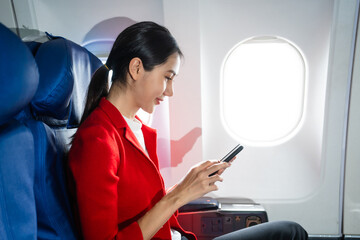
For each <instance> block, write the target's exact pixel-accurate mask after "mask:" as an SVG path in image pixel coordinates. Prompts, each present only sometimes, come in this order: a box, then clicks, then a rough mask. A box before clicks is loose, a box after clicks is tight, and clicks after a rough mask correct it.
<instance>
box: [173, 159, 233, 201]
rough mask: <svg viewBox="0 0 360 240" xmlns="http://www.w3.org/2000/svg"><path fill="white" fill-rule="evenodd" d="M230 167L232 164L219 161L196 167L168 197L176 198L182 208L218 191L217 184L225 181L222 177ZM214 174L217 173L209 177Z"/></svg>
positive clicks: (211, 161) (203, 163)
mask: <svg viewBox="0 0 360 240" xmlns="http://www.w3.org/2000/svg"><path fill="white" fill-rule="evenodd" d="M229 166H230V163H226V162H219V161H217V160H208V161H205V162H202V163H200V164H198V165H195V166H194V167H192V168H191V169H190V171H189V172H188V173H187V174H186V176H185V177H184V178H183V179H182V180H181V181H180V183H179V184H177V185H176V186H175V187H174V188H173V189H172V190H171V191H170V192H169V193H168V194H167V195H172V196H176V197H175V199H177V202H176V203H177V204H178V205H179V206H178V207H181V206H183V205H185V204H186V203H188V202H190V201H192V200H195V199H198V198H199V197H202V196H203V195H205V194H207V193H209V192H212V191H216V190H218V187H217V186H216V184H215V183H216V182H218V181H219V182H222V181H223V179H222V177H221V176H220V175H221V174H222V173H223V172H224V171H225V169H226V168H227V167H229ZM214 172H217V173H216V174H214V175H212V176H209V175H210V174H212V173H214ZM169 197H170V196H169Z"/></svg>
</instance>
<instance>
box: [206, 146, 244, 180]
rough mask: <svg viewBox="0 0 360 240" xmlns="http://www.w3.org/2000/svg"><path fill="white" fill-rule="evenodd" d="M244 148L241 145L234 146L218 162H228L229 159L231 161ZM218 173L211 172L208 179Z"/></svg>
mask: <svg viewBox="0 0 360 240" xmlns="http://www.w3.org/2000/svg"><path fill="white" fill-rule="evenodd" d="M243 149H244V147H243V146H242V145H241V144H238V145H236V147H234V148H233V149H232V150H231V151H230V152H228V154H226V155H225V156H224V157H223V158H222V159H221V160H220V161H221V162H230V160H231V159H233V158H234V157H235V156H236V155H237V154H238V153H239V152H241V150H243ZM217 172H218V171H216V172H213V173H212V174H210V175H209V177H211V176H213V175H215V174H216V173H217Z"/></svg>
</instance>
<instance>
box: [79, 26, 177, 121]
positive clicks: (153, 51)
mask: <svg viewBox="0 0 360 240" xmlns="http://www.w3.org/2000/svg"><path fill="white" fill-rule="evenodd" d="M176 52H177V53H178V54H179V55H180V56H182V53H181V50H180V48H179V46H178V45H177V43H176V40H175V39H174V37H173V36H172V35H171V33H170V32H169V30H168V29H167V28H165V27H163V26H160V25H158V24H156V23H154V22H139V23H136V24H134V25H131V26H130V27H128V28H126V29H125V30H124V31H122V32H121V33H120V34H119V36H118V37H117V38H116V40H115V42H114V45H113V47H112V49H111V52H110V54H109V57H108V59H107V61H106V64H105V65H104V66H102V67H100V68H99V69H98V70H97V71H96V72H95V73H94V75H93V77H92V79H91V82H90V85H89V88H88V93H87V98H86V104H85V108H84V113H83V115H82V117H81V122H80V124H81V123H83V122H84V120H85V119H86V118H87V117H88V116H89V115H90V113H91V112H92V111H93V110H94V109H95V108H96V107H97V106H98V105H99V103H100V100H101V98H102V97H106V96H107V95H108V93H109V84H108V74H109V70H112V71H113V75H112V78H111V81H112V83H113V84H114V83H116V84H119V86H122V87H126V84H127V83H126V75H127V73H128V72H129V63H130V61H131V59H133V58H135V57H138V58H140V59H141V61H142V64H143V66H144V69H145V71H151V70H152V69H153V68H154V67H155V66H157V65H160V64H163V63H165V62H166V60H167V59H168V57H169V56H170V55H172V54H173V53H176Z"/></svg>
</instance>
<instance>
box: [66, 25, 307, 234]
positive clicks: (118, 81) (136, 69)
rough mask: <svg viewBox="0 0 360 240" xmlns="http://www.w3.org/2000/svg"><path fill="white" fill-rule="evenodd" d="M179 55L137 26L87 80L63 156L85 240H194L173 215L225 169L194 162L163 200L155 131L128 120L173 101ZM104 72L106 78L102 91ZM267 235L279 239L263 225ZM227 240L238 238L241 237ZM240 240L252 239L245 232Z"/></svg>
mask: <svg viewBox="0 0 360 240" xmlns="http://www.w3.org/2000/svg"><path fill="white" fill-rule="evenodd" d="M181 56H182V53H181V51H180V49H179V47H178V45H177V43H176V41H175V39H174V38H173V37H172V36H171V34H170V33H169V31H168V30H167V29H166V28H164V27H162V26H159V25H157V24H155V23H152V22H140V23H137V24H134V25H132V26H130V27H129V28H127V29H125V30H124V31H123V32H122V33H121V34H120V35H119V36H118V38H117V39H116V41H115V43H114V45H113V48H112V50H111V52H110V54H109V57H108V60H107V62H106V64H105V65H104V66H102V67H100V68H99V69H98V70H97V71H96V73H95V74H94V76H93V78H92V80H91V83H90V86H89V89H88V96H87V101H86V106H85V110H84V113H83V116H82V120H81V122H82V123H81V125H80V127H79V129H78V131H77V133H76V134H75V137H74V139H73V143H72V147H71V149H70V152H69V166H70V170H71V173H72V177H73V180H74V186H75V193H76V194H75V197H76V200H77V210H78V214H79V216H80V223H81V229H82V233H83V236H84V238H85V239H135V240H136V239H152V238H153V239H181V238H183V239H196V237H195V236H194V235H193V234H192V233H190V232H186V231H184V230H183V229H182V228H181V226H180V225H179V223H178V221H177V219H176V216H175V213H176V211H177V209H178V208H179V207H181V206H183V205H184V204H186V203H188V202H189V201H192V200H195V199H197V198H199V197H201V196H203V195H204V194H206V193H208V192H211V191H214V190H216V189H217V186H216V185H215V183H216V182H218V181H222V178H221V176H220V175H221V173H222V172H223V171H224V170H225V169H226V168H227V167H229V166H230V164H228V163H221V162H218V161H206V162H203V163H200V164H198V165H197V166H195V167H193V168H192V169H191V170H190V171H189V173H188V174H187V175H186V176H185V177H184V178H183V180H182V181H181V182H180V183H179V184H177V185H176V186H174V187H173V188H172V190H171V191H169V192H167V193H166V192H165V188H164V182H163V179H162V177H161V175H160V172H159V164H158V158H157V154H156V132H155V130H154V129H151V128H149V127H147V126H145V125H143V124H142V123H141V121H140V120H139V119H138V118H137V117H136V112H137V111H138V110H139V109H140V108H142V109H143V110H145V111H146V112H148V113H152V112H153V111H154V107H155V106H156V105H158V104H160V103H161V102H162V101H163V99H164V97H171V96H172V95H173V79H174V77H175V76H176V75H177V74H178V72H179V68H180V59H181ZM109 70H112V71H113V75H112V85H111V88H110V89H109V87H108V73H109ZM216 171H218V173H217V174H215V175H213V176H209V175H210V174H211V173H213V172H216ZM287 224H289V225H291V227H293V228H295V230H296V231H293V230H291V231H290V230H289V229H290V228H289V229H288V230H289V234H298V232H299V231H303V232H304V230H303V229H302V228H301V227H299V226H298V225H296V226H295V224H292V223H287ZM279 225H281V226H284V223H281V224H279ZM259 226H260V225H259ZM294 226H295V227H294ZM262 228H263V229H265V228H264V227H262ZM268 228H269V229H270V231H273V232H276V233H278V232H281V233H284V231H283V230H279V228H277V229H276V230H274V229H273V227H271V224H270V225H269V227H268ZM249 229H250V228H249ZM280 229H281V228H280ZM267 231H268V230H267ZM239 232H241V231H239ZM244 232H245V231H244ZM257 232H258V233H259V232H261V229H260V230H259V231H257ZM304 233H305V232H304ZM234 234H235V235H236V238H238V237H239V236H241V234H242V233H234ZM244 234H245V235H246V234H248V235H249V236H250V237H251V238H253V239H259V238H258V237H255V238H254V236H255V235H253V234H254V233H252V231H250V230H248V231H247V233H244ZM286 234H288V233H286ZM245 235H244V236H245ZM266 235H268V233H266ZM287 236H288V235H287Z"/></svg>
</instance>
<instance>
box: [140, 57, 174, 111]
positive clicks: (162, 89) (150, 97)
mask: <svg viewBox="0 0 360 240" xmlns="http://www.w3.org/2000/svg"><path fill="white" fill-rule="evenodd" d="M179 68H180V56H179V54H178V53H174V54H172V55H170V56H169V58H168V60H167V61H166V62H165V63H163V64H161V65H158V66H156V67H154V69H153V70H151V71H144V74H143V75H142V77H141V78H140V79H139V81H137V86H136V90H135V91H136V95H137V96H136V100H137V104H138V107H140V108H142V109H143V110H144V111H145V112H148V113H152V112H153V111H154V107H155V106H156V105H159V104H160V103H161V102H162V101H163V100H164V97H165V96H167V97H171V96H172V95H173V79H174V77H175V76H176V75H177V74H178V72H179Z"/></svg>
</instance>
